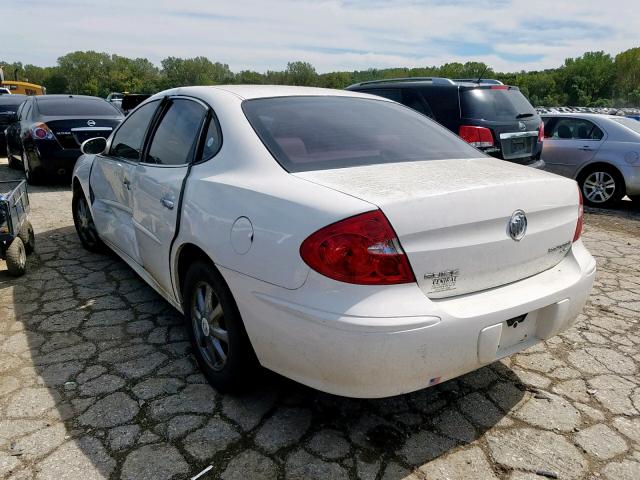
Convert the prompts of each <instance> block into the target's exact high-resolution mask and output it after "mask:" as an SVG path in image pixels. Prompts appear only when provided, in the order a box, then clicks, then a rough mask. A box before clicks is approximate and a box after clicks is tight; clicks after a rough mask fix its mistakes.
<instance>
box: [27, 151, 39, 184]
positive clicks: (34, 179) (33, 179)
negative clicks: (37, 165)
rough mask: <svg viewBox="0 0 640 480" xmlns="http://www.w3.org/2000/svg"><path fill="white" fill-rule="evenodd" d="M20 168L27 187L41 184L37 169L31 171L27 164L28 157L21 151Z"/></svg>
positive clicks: (29, 165) (29, 164)
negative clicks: (22, 169)
mask: <svg viewBox="0 0 640 480" xmlns="http://www.w3.org/2000/svg"><path fill="white" fill-rule="evenodd" d="M22 167H23V168H24V177H25V178H26V179H27V183H28V184H29V185H40V183H42V174H41V172H40V170H39V169H36V170H34V169H32V168H31V163H29V155H26V154H25V152H24V150H23V151H22Z"/></svg>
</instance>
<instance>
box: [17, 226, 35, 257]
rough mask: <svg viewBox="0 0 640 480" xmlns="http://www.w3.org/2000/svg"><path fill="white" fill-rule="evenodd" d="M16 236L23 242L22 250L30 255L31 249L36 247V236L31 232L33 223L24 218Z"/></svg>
mask: <svg viewBox="0 0 640 480" xmlns="http://www.w3.org/2000/svg"><path fill="white" fill-rule="evenodd" d="M18 237H20V240H22V243H23V244H24V250H25V252H27V255H31V254H32V253H33V251H34V250H35V249H36V236H35V233H34V232H33V225H31V222H30V221H29V220H25V222H24V223H23V224H22V228H21V229H20V232H19V233H18Z"/></svg>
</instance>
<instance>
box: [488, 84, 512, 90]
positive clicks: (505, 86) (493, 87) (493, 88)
mask: <svg viewBox="0 0 640 480" xmlns="http://www.w3.org/2000/svg"><path fill="white" fill-rule="evenodd" d="M491 90H509V85H491Z"/></svg>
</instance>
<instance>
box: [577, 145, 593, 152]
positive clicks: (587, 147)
mask: <svg viewBox="0 0 640 480" xmlns="http://www.w3.org/2000/svg"><path fill="white" fill-rule="evenodd" d="M580 150H582V151H583V152H590V151H591V150H593V149H592V148H591V147H589V146H588V145H585V146H584V147H580Z"/></svg>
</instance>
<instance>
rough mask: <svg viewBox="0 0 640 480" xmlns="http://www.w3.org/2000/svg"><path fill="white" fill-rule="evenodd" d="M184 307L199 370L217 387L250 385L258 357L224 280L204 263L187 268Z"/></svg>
mask: <svg viewBox="0 0 640 480" xmlns="http://www.w3.org/2000/svg"><path fill="white" fill-rule="evenodd" d="M183 306H184V315H185V320H186V323H187V327H188V328H189V329H190V333H191V343H192V345H193V349H194V353H195V356H196V359H197V361H198V364H199V365H200V369H201V370H202V372H203V373H204V375H205V376H206V377H207V379H208V380H209V383H211V385H212V386H213V387H214V388H216V389H218V390H222V391H224V390H236V389H239V388H241V387H243V386H246V385H248V384H250V377H251V376H252V374H253V373H254V371H255V369H256V367H257V360H256V357H255V354H254V352H253V348H252V347H251V343H250V341H249V337H248V336H247V333H246V331H245V329H244V325H243V323H242V319H241V317H240V312H239V311H238V307H237V306H236V303H235V301H234V299H233V296H232V295H231V292H230V291H229V289H228V287H227V285H226V284H225V282H224V280H223V279H222V277H221V276H220V274H219V273H218V272H216V271H215V270H214V269H213V267H212V266H211V265H210V264H208V263H207V262H203V261H197V262H195V263H194V264H193V265H191V267H190V268H189V270H188V271H187V274H186V276H185V282H184V289H183Z"/></svg>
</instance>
